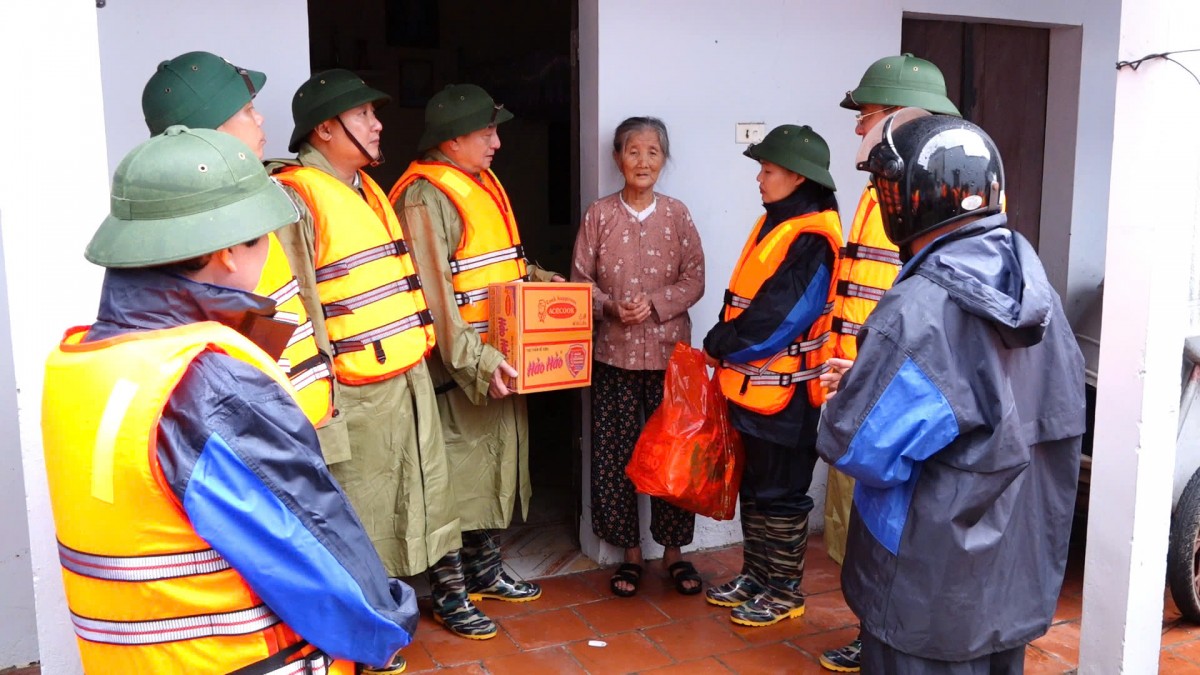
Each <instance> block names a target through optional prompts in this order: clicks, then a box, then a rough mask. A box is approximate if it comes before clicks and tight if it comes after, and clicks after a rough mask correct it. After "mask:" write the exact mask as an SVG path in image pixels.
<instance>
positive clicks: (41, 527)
mask: <svg viewBox="0 0 1200 675" xmlns="http://www.w3.org/2000/svg"><path fill="white" fill-rule="evenodd" d="M48 36H50V37H48ZM307 36H308V19H307V5H306V3H305V2H304V1H303V0H259V1H258V2H255V3H242V2H235V1H234V0H211V1H209V2H205V3H190V4H189V5H188V6H184V5H183V4H182V3H164V2H152V1H150V0H121V1H120V2H111V3H109V5H108V7H106V8H104V9H96V8H95V6H94V4H93V3H91V2H79V1H78V0H43V1H42V2H37V3H11V2H10V3H3V4H0V58H2V60H3V62H4V63H9V64H24V66H23V67H14V68H12V70H11V72H10V73H9V75H8V80H7V82H8V84H7V86H8V87H9V91H13V92H21V95H20V97H19V102H18V99H12V100H11V101H8V100H6V105H3V106H0V123H3V125H4V128H7V129H12V130H16V131H15V132H14V133H12V134H9V137H8V139H7V140H6V145H5V157H6V161H5V162H3V163H0V236H2V250H3V254H4V259H3V266H4V275H3V277H2V278H0V297H6V298H7V300H8V302H7V308H5V306H4V303H2V302H0V391H3V392H6V393H4V394H0V432H3V433H4V434H5V437H6V438H9V439H12V441H10V443H11V445H10V447H13V448H14V449H15V447H16V445H17V442H16V441H17V439H18V438H19V447H20V453H16V452H6V453H0V494H3V495H4V496H5V498H4V499H3V500H0V616H3V627H4V630H3V631H0V669H3V668H5V667H8V666H10V665H25V664H26V663H28V662H31V661H34V660H38V659H39V654H40V660H41V662H42V672H44V673H47V674H52V675H59V674H60V673H76V672H79V664H78V657H77V651H76V647H75V640H74V636H73V633H72V632H71V628H70V622H69V620H68V612H67V609H66V604H65V601H64V599H63V596H62V584H61V577H60V575H59V566H58V556H57V551H56V548H55V544H54V526H53V519H52V516H51V513H50V506H49V496H48V494H47V490H46V478H45V468H44V465H43V460H42V448H41V434H40V429H39V417H40V405H41V392H42V364H43V362H44V360H45V357H46V354H47V353H48V352H49V350H50V349H51V348H52V346H53V345H54V344H55V342H56V341H57V340H58V338H59V337H60V336H61V334H62V331H63V330H64V329H65V328H66V327H68V326H71V325H76V324H81V323H87V322H88V321H90V320H91V319H92V318H93V317H94V316H95V305H96V297H97V292H98V289H99V283H100V279H101V271H100V269H99V268H97V267H94V266H92V265H90V264H88V263H86V262H85V261H84V259H83V255H82V253H83V248H84V246H85V244H86V243H87V241H88V239H89V238H90V237H91V234H92V232H93V231H94V230H95V228H96V226H97V225H99V223H100V221H101V219H102V218H103V217H104V215H105V214H106V213H107V210H108V198H107V193H108V181H109V176H110V175H111V171H112V169H113V168H115V166H116V164H117V163H118V162H119V161H120V159H121V157H122V156H123V155H124V153H125V152H126V151H127V150H129V149H130V148H132V147H133V146H134V145H136V144H137V143H139V142H141V141H142V140H144V139H145V137H146V130H145V126H144V123H143V121H142V117H141V110H140V104H141V89H142V86H143V85H144V83H145V81H146V79H147V78H149V76H150V75H151V74H152V73H153V72H154V68H155V66H156V65H157V64H158V62H159V61H162V60H163V59H166V58H170V57H172V56H175V55H177V54H180V53H182V52H185V51H190V50H194V49H206V50H209V51H213V52H215V53H218V54H221V55H223V56H225V57H226V58H228V59H229V60H231V61H232V62H234V63H237V64H239V65H245V66H247V67H251V68H254V69H256V70H262V71H264V72H266V73H267V74H268V77H269V79H268V83H267V86H266V88H265V89H264V92H263V94H262V96H261V97H260V98H259V101H258V105H259V108H260V109H261V110H262V111H263V112H264V115H265V116H266V117H267V120H268V122H267V125H268V128H267V132H268V135H269V138H268V152H269V153H274V154H282V153H283V152H284V151H285V148H284V146H285V145H286V138H287V136H288V134H289V133H290V132H291V115H290V107H289V106H290V101H291V94H292V92H293V91H294V90H295V88H296V87H297V86H299V84H300V83H301V82H302V81H304V80H305V79H306V78H307V77H308V40H307ZM289 44H291V45H295V47H294V48H293V49H286V50H285V49H283V48H282V46H283V45H289ZM102 74H103V75H102ZM102 77H103V82H102ZM106 120H107V122H108V124H107V125H106V124H105V122H106ZM106 137H107V141H108V142H107V145H106ZM15 158H20V160H19V161H18V160H16V159H15ZM64 160H67V161H69V162H70V176H69V182H68V183H67V186H68V187H67V188H66V189H68V190H69V192H64V185H63V183H62V182H61V181H60V180H58V177H60V176H61V174H62V171H63V169H64V165H63V162H64ZM5 291H7V292H5ZM5 309H7V311H5ZM10 326H19V327H20V329H19V330H11V329H10ZM14 380H15V384H16V386H15V387H12V386H11V384H10V385H9V386H4V384H5V383H6V382H8V383H11V382H13V381H14ZM16 476H22V477H23V481H21V480H17V479H16ZM22 482H23V484H24V488H23V490H24V499H22V485H21V483H22ZM10 510H11V511H13V512H12V513H10V512H9V511H10ZM27 524H28V527H27ZM27 531H28V533H29V535H31V536H29V535H27ZM26 541H28V542H29V543H28V545H27V544H26V543H25V542H26ZM31 582H32V583H31ZM34 599H35V600H36V610H37V611H36V615H37V616H36V632H35V631H34V625H35V624H34V614H33V600H34Z"/></svg>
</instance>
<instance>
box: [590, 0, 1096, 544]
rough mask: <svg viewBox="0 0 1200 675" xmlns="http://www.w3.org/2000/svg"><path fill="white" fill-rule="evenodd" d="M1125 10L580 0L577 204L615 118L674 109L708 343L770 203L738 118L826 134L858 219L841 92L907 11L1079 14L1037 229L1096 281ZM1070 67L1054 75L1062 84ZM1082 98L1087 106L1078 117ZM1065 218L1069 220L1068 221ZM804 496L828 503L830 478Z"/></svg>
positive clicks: (1065, 34) (720, 534) (600, 166)
mask: <svg viewBox="0 0 1200 675" xmlns="http://www.w3.org/2000/svg"><path fill="white" fill-rule="evenodd" d="M1118 8H1119V2H1118V0H1108V1H1107V2H1097V1H1095V0H1092V1H1091V2H1088V1H1087V0H1062V1H1060V2H1053V3H1048V2H1044V1H1043V0H1010V1H1008V2H1004V3H995V2H992V1H990V0H903V1H902V0H850V1H847V2H841V3H832V2H828V3H804V2H787V1H785V0H742V2H738V3H728V2H721V1H719V0H660V1H659V2H654V3H646V2H640V1H638V0H580V17H579V22H580V26H579V31H580V53H579V60H580V97H581V100H580V127H581V148H580V152H581V158H582V159H581V162H582V166H581V192H582V194H581V198H582V201H583V203H584V204H587V203H589V202H590V201H591V200H594V199H596V198H597V197H599V196H602V195H605V194H609V193H611V192H613V191H615V190H616V189H618V188H619V187H620V178H619V176H618V174H617V172H616V170H615V169H614V168H613V166H612V160H611V151H610V149H609V148H610V147H611V145H610V144H611V134H612V129H613V128H614V127H615V126H616V125H617V123H618V122H620V121H621V120H622V119H624V118H625V117H627V116H629V115H639V114H650V115H656V116H658V117H661V118H663V120H664V121H666V123H667V126H668V129H669V131H670V134H671V150H672V155H673V159H672V161H671V162H670V163H669V164H668V168H667V170H666V171H665V172H664V174H663V177H662V179H661V181H660V185H659V187H660V189H661V191H662V192H664V193H666V194H670V195H672V196H674V197H678V198H679V199H682V200H683V201H684V203H686V204H687V205H688V208H689V209H690V210H691V212H692V215H693V217H694V218H695V221H696V225H697V227H698V228H699V230H700V234H701V237H702V239H703V241H704V250H705V254H706V261H707V279H706V283H707V292H706V293H705V296H704V298H703V299H702V300H701V301H700V303H699V304H697V305H696V307H694V308H693V310H692V317H693V322H694V324H695V327H696V328H695V330H696V335H695V336H694V338H695V339H696V340H698V339H700V338H701V337H703V334H704V332H705V331H707V329H708V328H709V327H710V326H711V325H712V323H713V321H714V318H715V317H716V316H717V312H718V310H719V308H720V303H721V296H722V290H723V289H724V288H725V284H726V283H727V282H728V279H729V273H730V271H731V269H732V267H733V264H734V262H735V260H736V257H737V254H738V252H739V251H740V249H741V246H742V244H743V242H744V240H745V237H746V235H747V234H748V231H749V228H750V227H751V225H752V224H753V222H754V219H755V218H756V217H757V216H758V215H759V214H760V213H761V211H762V207H761V204H760V201H759V197H758V192H757V189H756V185H755V182H754V177H755V174H756V172H757V165H756V164H755V163H754V162H753V161H751V160H749V159H747V158H744V157H742V156H741V152H742V150H744V149H745V147H746V146H744V145H738V144H736V143H735V142H734V124H735V123H736V122H765V123H766V125H767V128H768V129H770V128H772V127H774V126H777V125H779V124H785V123H796V124H809V125H811V126H812V127H813V128H814V129H815V130H816V131H817V132H818V133H820V134H821V135H822V136H823V137H824V138H825V139H826V141H828V143H829V145H830V149H831V152H832V167H831V168H832V172H833V175H834V179H835V181H836V182H837V184H838V185H839V187H840V188H841V189H840V190H839V191H838V198H839V202H840V203H841V207H842V215H843V218H844V219H846V220H847V221H848V219H849V218H850V217H852V216H853V210H854V207H855V205H856V204H857V200H858V196H859V193H860V192H861V190H862V186H863V185H864V184H865V177H864V176H863V174H861V173H859V172H857V171H856V170H855V169H854V166H853V158H854V155H855V152H856V150H857V148H858V137H857V136H855V135H854V119H853V115H852V113H851V112H849V111H847V110H844V109H842V108H840V107H838V103H839V102H840V101H841V99H842V96H843V94H844V93H845V92H846V91H847V90H848V89H852V88H853V87H855V86H856V85H857V84H858V80H859V78H860V77H861V75H862V73H863V71H864V70H865V69H866V67H867V66H868V65H870V63H871V62H873V61H874V60H876V59H877V58H880V57H882V56H886V55H889V54H895V53H898V52H899V49H900V29H901V21H902V19H903V17H904V15H905V12H908V13H910V14H912V15H917V16H921V17H922V18H930V17H932V16H940V17H943V18H949V19H960V20H974V19H980V20H989V21H1002V22H1012V21H1017V20H1020V21H1023V22H1030V23H1033V24H1036V25H1039V26H1047V27H1056V26H1057V27H1072V26H1075V27H1078V26H1083V29H1082V36H1080V33H1079V31H1078V30H1074V31H1071V30H1069V29H1068V28H1063V29H1062V30H1060V31H1056V35H1055V36H1054V38H1053V39H1054V46H1055V47H1057V51H1056V50H1054V49H1052V57H1053V55H1055V54H1057V58H1059V59H1060V60H1061V59H1064V57H1063V56H1062V52H1063V51H1064V50H1065V51H1069V48H1070V47H1071V46H1072V42H1073V43H1074V45H1077V49H1076V51H1077V52H1078V50H1079V49H1081V50H1082V58H1081V59H1080V57H1079V56H1078V54H1077V55H1075V56H1074V57H1073V58H1075V59H1079V62H1080V63H1081V66H1080V68H1078V69H1076V71H1075V72H1079V73H1080V84H1079V91H1078V105H1077V106H1072V105H1070V103H1069V101H1071V99H1072V98H1073V96H1074V92H1071V91H1068V92H1065V93H1066V96H1065V99H1062V100H1065V101H1067V102H1068V103H1062V100H1060V102H1059V104H1058V105H1057V106H1056V107H1055V108H1053V109H1052V110H1051V113H1052V115H1053V118H1052V122H1053V123H1054V124H1055V125H1056V126H1055V128H1056V129H1063V128H1066V129H1072V128H1077V129H1078V138H1077V139H1066V140H1067V144H1066V146H1065V147H1066V148H1067V149H1066V150H1065V151H1063V150H1059V151H1058V154H1057V155H1055V156H1054V157H1052V158H1051V159H1052V160H1053V161H1052V162H1051V166H1052V167H1054V168H1055V170H1056V172H1058V173H1056V174H1055V176H1054V177H1051V178H1050V179H1048V181H1047V192H1046V197H1045V200H1046V201H1047V202H1049V203H1050V206H1049V212H1048V213H1049V215H1050V216H1051V217H1052V220H1051V221H1050V222H1047V220H1045V219H1043V222H1042V229H1043V233H1046V232H1047V230H1054V228H1058V231H1057V232H1053V233H1051V234H1052V236H1049V237H1047V235H1046V234H1044V235H1043V237H1047V240H1048V243H1049V250H1048V251H1044V252H1043V255H1044V257H1046V258H1047V267H1048V268H1051V269H1052V271H1051V274H1052V276H1053V277H1054V278H1055V279H1056V281H1057V282H1058V285H1059V288H1060V291H1061V290H1070V291H1072V292H1073V291H1074V290H1075V289H1077V288H1086V287H1089V286H1090V287H1093V288H1094V287H1095V285H1096V284H1097V283H1098V280H1099V278H1100V277H1101V276H1102V274H1103V272H1102V270H1103V260H1104V258H1103V254H1104V240H1103V232H1104V224H1105V219H1106V212H1107V194H1108V173H1109V155H1110V153H1111V148H1112V141H1111V138H1110V133H1111V129H1112V109H1113V101H1112V96H1113V88H1114V81H1115V74H1114V72H1113V66H1112V64H1113V62H1114V61H1115V50H1116V40H1117V31H1116V25H1117V19H1118V17H1117V14H1118V12H1117V10H1118ZM1066 60H1070V59H1069V58H1068V59H1066ZM1059 66H1060V67H1061V63H1060V64H1059ZM1054 67H1055V64H1053V63H1052V64H1051V68H1052V71H1053V69H1054ZM1068 74H1069V73H1068ZM1063 78H1064V74H1063V73H1061V72H1059V73H1053V72H1052V80H1051V81H1052V82H1056V83H1058V86H1059V87H1060V88H1061V87H1062V86H1064V85H1063ZM1066 79H1067V80H1069V79H1070V78H1069V77H1068V78H1066ZM593 82H594V86H593V84H592V83H593ZM1080 109H1082V110H1086V111H1087V114H1086V115H1085V116H1083V117H1082V118H1080V117H1079V110H1080ZM1070 140H1076V142H1075V143H1070V142H1069V141H1070ZM1060 142H1062V141H1061V139H1056V138H1050V137H1048V138H1047V143H1048V146H1053V147H1055V148H1058V147H1062V146H1057V145H1055V144H1056V143H1060ZM1052 152H1053V150H1052V149H1051V148H1048V153H1052ZM1064 155H1065V157H1064ZM1063 173H1065V175H1060V174H1063ZM1055 177H1057V181H1056V180H1055ZM1072 186H1073V187H1074V191H1075V195H1076V198H1075V199H1074V200H1073V201H1071V202H1070V206H1069V208H1062V203H1061V202H1055V201H1052V200H1053V198H1055V197H1058V198H1060V199H1061V196H1062V195H1063V194H1064V193H1066V194H1070V190H1071V188H1072ZM1055 206H1057V207H1059V208H1058V209H1057V210H1055V208H1054V207H1055ZM1044 211H1045V210H1044ZM1068 219H1069V221H1070V223H1073V229H1072V230H1071V231H1070V232H1069V233H1064V232H1063V230H1065V228H1067V227H1068V223H1067V220H1068ZM1068 261H1069V263H1070V264H1069V266H1068V264H1067V263H1068ZM1064 286H1065V288H1064ZM810 494H812V496H813V498H814V499H815V500H816V501H817V503H818V504H821V503H823V501H824V481H823V480H822V479H821V476H818V477H817V479H815V480H814V484H813V488H812V490H811V491H810ZM585 505H586V500H585ZM585 509H586V506H585ZM812 518H813V527H814V528H820V527H822V525H823V522H822V517H821V513H820V509H819V508H818V509H817V510H815V511H814V512H813V514H812ZM581 529H582V532H581V534H582V535H584V538H586V537H587V535H589V534H590V531H589V530H590V528H589V527H588V525H587V524H586V523H585V524H584V526H583V527H582V528H581ZM738 537H739V534H738V532H737V529H736V527H735V526H734V525H733V524H717V523H712V522H707V523H703V524H702V525H701V526H700V527H698V530H697V544H698V545H700V546H714V545H718V544H722V543H727V542H729V541H735V540H737V538H738Z"/></svg>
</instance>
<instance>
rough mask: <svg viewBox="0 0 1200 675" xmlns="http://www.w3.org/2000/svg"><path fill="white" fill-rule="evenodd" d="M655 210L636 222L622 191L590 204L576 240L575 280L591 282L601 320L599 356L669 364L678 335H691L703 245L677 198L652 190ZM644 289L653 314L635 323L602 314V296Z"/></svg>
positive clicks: (625, 296) (648, 365) (631, 365)
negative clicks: (628, 323) (623, 200)
mask: <svg viewBox="0 0 1200 675" xmlns="http://www.w3.org/2000/svg"><path fill="white" fill-rule="evenodd" d="M655 198H656V199H657V200H658V202H657V206H656V208H655V209H654V212H653V213H651V214H650V215H649V216H648V217H647V218H646V219H645V220H644V221H642V222H638V220H637V218H636V217H634V216H633V215H632V214H631V213H630V212H629V210H628V209H627V208H626V207H625V205H624V204H623V203H622V202H621V196H620V193H616V194H611V195H609V196H607V197H604V198H602V199H599V200H597V201H596V202H595V203H594V204H592V205H591V206H590V207H588V210H587V213H585V214H584V216H583V223H582V224H581V225H580V226H579V234H578V236H577V238H576V239H575V256H574V259H573V261H572V265H571V281H579V282H590V283H591V284H592V301H593V310H594V316H595V324H596V335H595V345H594V349H593V351H594V357H595V359H596V360H597V361H599V362H601V363H606V364H608V365H610V366H616V367H617V368H625V369H626V370H666V367H667V361H668V360H669V359H670V357H671V352H672V350H674V348H675V343H676V342H687V343H690V342H691V338H692V321H691V318H690V317H689V316H688V308H689V307H691V306H692V305H694V304H696V302H697V301H698V300H700V296H702V295H704V251H703V249H702V248H701V246H700V235H699V233H697V232H696V226H695V224H694V223H693V222H692V215H691V214H690V213H688V210H687V207H686V206H684V205H683V202H681V201H679V200H678V199H672V198H671V197H667V196H666V195H662V194H658V193H655ZM641 293H645V294H646V296H647V297H649V298H650V306H651V308H652V310H651V312H650V316H649V318H647V319H646V320H645V321H643V322H642V323H640V324H637V325H633V326H626V325H623V324H622V323H621V322H620V321H619V320H617V319H615V318H612V317H608V316H605V315H604V310H603V308H604V303H605V302H606V301H608V300H613V301H617V302H621V301H626V300H633V299H634V298H635V297H637V296H638V295H639V294H641Z"/></svg>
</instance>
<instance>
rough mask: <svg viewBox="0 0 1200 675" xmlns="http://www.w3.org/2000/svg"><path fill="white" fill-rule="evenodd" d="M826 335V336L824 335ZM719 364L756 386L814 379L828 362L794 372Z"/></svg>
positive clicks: (825, 369) (745, 365)
mask: <svg viewBox="0 0 1200 675" xmlns="http://www.w3.org/2000/svg"><path fill="white" fill-rule="evenodd" d="M826 337H828V336H826ZM721 366H722V367H725V368H728V369H730V370H732V371H734V372H737V373H741V374H742V375H746V376H747V377H749V378H750V384H753V385H758V386H778V387H790V386H792V385H793V384H800V383H801V382H807V381H809V380H813V379H816V378H818V377H820V376H821V374H822V373H825V372H827V371H828V370H829V367H830V366H829V363H828V362H826V363H822V364H821V365H819V366H817V367H816V368H809V369H808V370H801V371H799V372H795V373H777V372H775V371H773V370H767V369H766V368H762V369H759V368H752V367H750V366H749V365H748V364H745V363H729V362H728V361H722V362H721Z"/></svg>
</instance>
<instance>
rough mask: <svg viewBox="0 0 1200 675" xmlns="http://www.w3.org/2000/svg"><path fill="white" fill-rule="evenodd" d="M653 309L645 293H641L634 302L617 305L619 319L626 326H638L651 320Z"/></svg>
mask: <svg viewBox="0 0 1200 675" xmlns="http://www.w3.org/2000/svg"><path fill="white" fill-rule="evenodd" d="M651 309H652V307H651V306H650V298H648V297H646V294H645V293H639V294H638V296H637V297H636V298H634V299H633V300H624V301H622V302H618V303H617V318H618V319H620V320H621V323H623V324H625V325H626V326H636V325H637V324H639V323H641V322H643V321H645V320H646V319H648V318H650V310H651Z"/></svg>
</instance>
